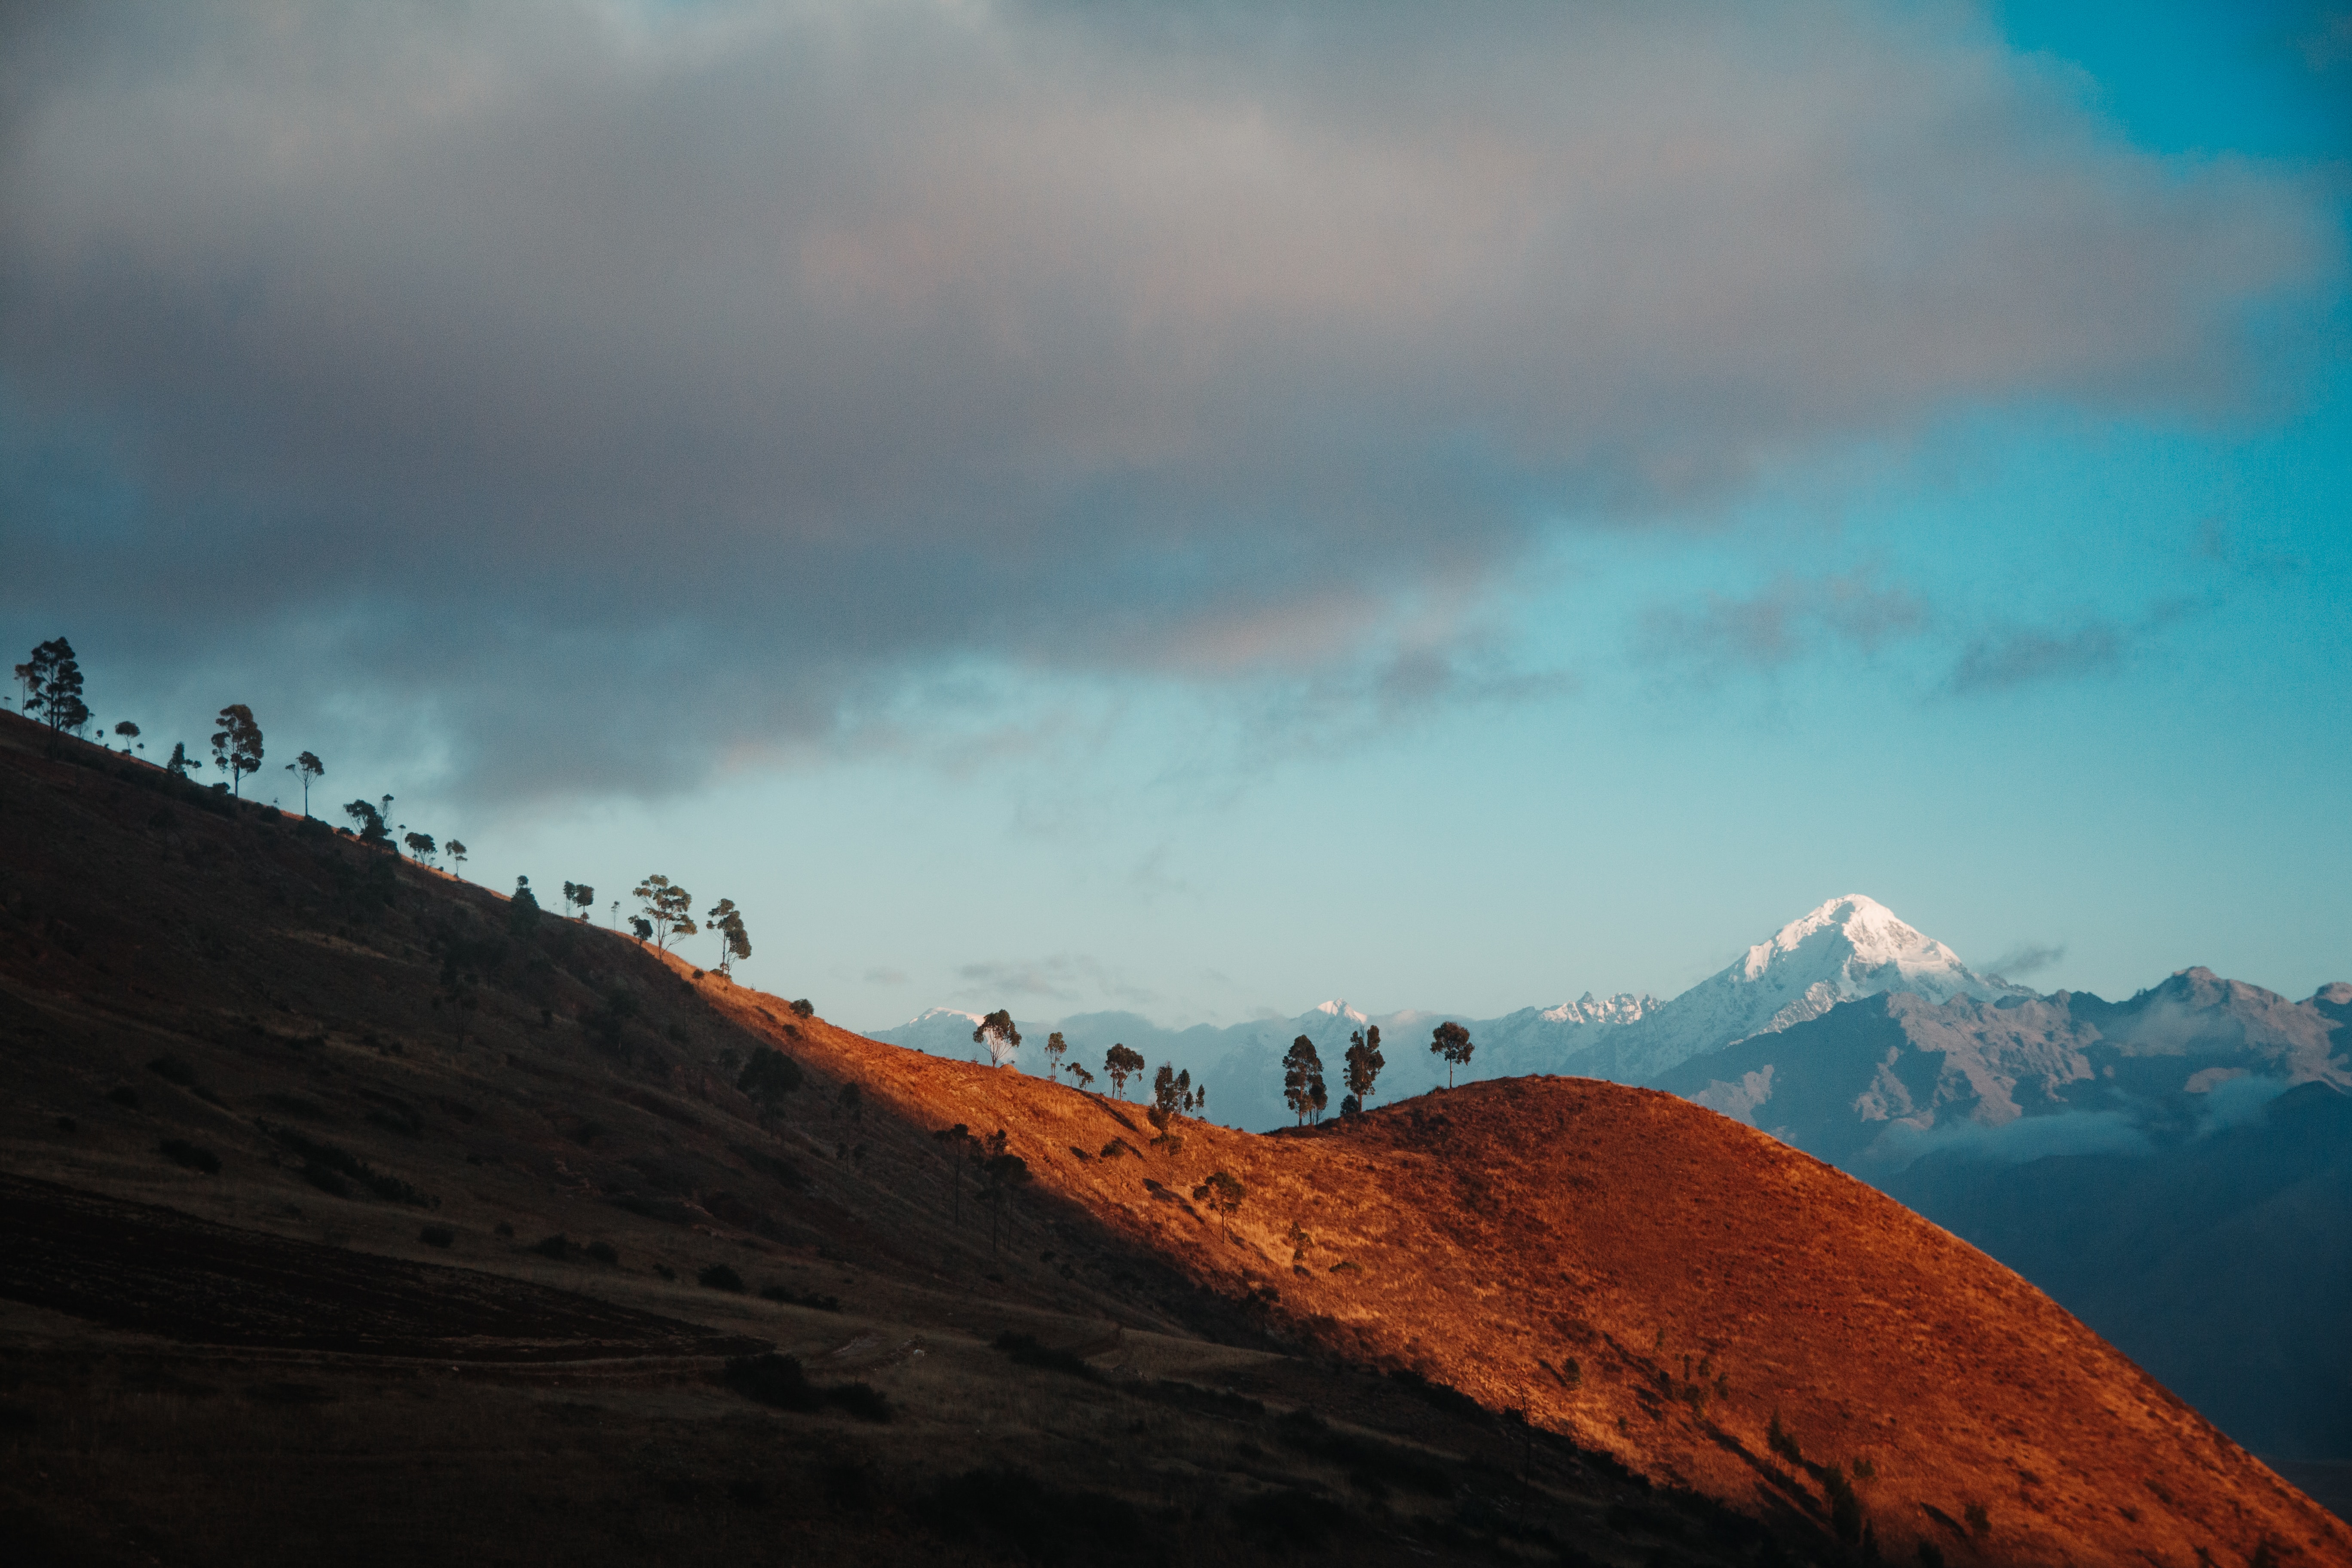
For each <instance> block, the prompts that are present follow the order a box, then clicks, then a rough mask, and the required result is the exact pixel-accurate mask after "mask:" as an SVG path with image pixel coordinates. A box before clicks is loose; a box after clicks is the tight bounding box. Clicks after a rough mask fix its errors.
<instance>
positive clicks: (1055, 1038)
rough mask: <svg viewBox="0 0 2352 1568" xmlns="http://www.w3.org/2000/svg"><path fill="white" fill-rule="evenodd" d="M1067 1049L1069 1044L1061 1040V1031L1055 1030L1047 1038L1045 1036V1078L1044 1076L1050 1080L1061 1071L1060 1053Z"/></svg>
mask: <svg viewBox="0 0 2352 1568" xmlns="http://www.w3.org/2000/svg"><path fill="white" fill-rule="evenodd" d="M1069 1048H1070V1043H1069V1041H1067V1040H1066V1039H1064V1038H1062V1031H1061V1030H1059V1029H1056V1030H1055V1031H1054V1032H1053V1033H1052V1034H1050V1035H1048V1036H1046V1037H1045V1076H1046V1077H1048V1078H1051V1077H1053V1076H1054V1074H1055V1073H1057V1072H1059V1071H1061V1069H1062V1053H1063V1052H1065V1051H1066V1050H1068V1049H1069Z"/></svg>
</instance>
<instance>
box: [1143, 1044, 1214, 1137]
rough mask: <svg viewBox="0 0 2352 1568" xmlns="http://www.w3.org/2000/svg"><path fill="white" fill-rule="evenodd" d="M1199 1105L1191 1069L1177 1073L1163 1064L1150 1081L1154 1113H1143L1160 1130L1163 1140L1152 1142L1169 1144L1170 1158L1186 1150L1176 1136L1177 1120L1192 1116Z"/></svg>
mask: <svg viewBox="0 0 2352 1568" xmlns="http://www.w3.org/2000/svg"><path fill="white" fill-rule="evenodd" d="M1200 1103H1201V1097H1200V1096H1199V1095H1198V1094H1195V1093H1194V1092H1193V1091H1192V1068H1185V1069H1184V1070H1183V1071H1182V1072H1178V1071H1177V1070H1176V1068H1175V1067H1174V1065H1173V1064H1171V1063H1169V1062H1161V1063H1160V1071H1159V1072H1158V1073H1157V1074H1156V1075H1154V1076H1153V1078H1152V1080H1151V1109H1150V1110H1147V1111H1145V1112H1144V1113H1143V1114H1144V1118H1145V1120H1146V1121H1150V1123H1151V1125H1152V1126H1154V1127H1156V1128H1158V1129H1159V1130H1160V1136H1159V1137H1157V1138H1155V1139H1153V1140H1152V1142H1155V1143H1164V1144H1166V1145H1167V1147H1168V1152H1169V1153H1170V1154H1171V1155H1172V1154H1174V1153H1175V1152H1176V1151H1177V1150H1178V1149H1180V1148H1181V1147H1183V1140H1182V1139H1181V1138H1179V1137H1178V1136H1177V1135H1176V1120H1177V1118H1178V1117H1180V1116H1184V1115H1188V1114H1190V1113H1191V1112H1192V1109H1193V1108H1194V1107H1195V1106H1197V1105H1199V1104H1200Z"/></svg>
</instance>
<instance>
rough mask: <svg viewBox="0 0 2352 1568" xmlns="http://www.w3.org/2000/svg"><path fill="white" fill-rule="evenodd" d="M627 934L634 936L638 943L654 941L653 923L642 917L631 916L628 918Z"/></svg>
mask: <svg viewBox="0 0 2352 1568" xmlns="http://www.w3.org/2000/svg"><path fill="white" fill-rule="evenodd" d="M629 933H630V934H631V935H632V936H635V938H636V939H637V940H638V941H639V942H651V941H653V939H654V922H653V921H649V920H647V919H646V917H645V916H643V915H631V916H630V917H629Z"/></svg>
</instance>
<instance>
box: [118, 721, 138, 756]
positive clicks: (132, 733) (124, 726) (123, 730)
mask: <svg viewBox="0 0 2352 1568" xmlns="http://www.w3.org/2000/svg"><path fill="white" fill-rule="evenodd" d="M114 732H115V733H116V734H118V735H120V736H121V737H122V738H123V739H124V740H125V741H136V740H138V739H139V726H138V725H136V724H133V723H132V722H131V721H130V720H128V719H125V720H124V721H122V722H121V723H120V724H117V725H116V726H115V727H114ZM122 754H123V755H124V756H126V757H127V756H129V755H130V754H131V748H130V747H129V746H128V745H126V746H124V747H123V748H122Z"/></svg>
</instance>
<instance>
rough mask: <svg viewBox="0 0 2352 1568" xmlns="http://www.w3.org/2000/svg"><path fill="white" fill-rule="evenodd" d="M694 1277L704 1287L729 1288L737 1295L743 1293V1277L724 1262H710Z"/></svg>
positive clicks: (713, 1288) (710, 1288) (711, 1288)
mask: <svg viewBox="0 0 2352 1568" xmlns="http://www.w3.org/2000/svg"><path fill="white" fill-rule="evenodd" d="M695 1279H697V1280H698V1281H699V1282H700V1283H701V1285H702V1286H703V1288H704V1289H709V1290H731V1291H733V1292H734V1293H735V1294H736V1295H738V1296H740V1295H741V1294H742V1293H743V1277H742V1276H741V1275H740V1274H738V1273H736V1272H735V1270H733V1269H732V1268H728V1267H727V1265H725V1264H724V1263H714V1264H712V1265H711V1266H710V1267H709V1268H706V1269H704V1270H703V1271H702V1272H701V1273H699V1274H698V1275H696V1276H695Z"/></svg>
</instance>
